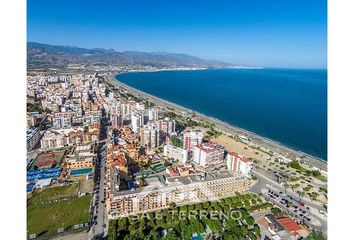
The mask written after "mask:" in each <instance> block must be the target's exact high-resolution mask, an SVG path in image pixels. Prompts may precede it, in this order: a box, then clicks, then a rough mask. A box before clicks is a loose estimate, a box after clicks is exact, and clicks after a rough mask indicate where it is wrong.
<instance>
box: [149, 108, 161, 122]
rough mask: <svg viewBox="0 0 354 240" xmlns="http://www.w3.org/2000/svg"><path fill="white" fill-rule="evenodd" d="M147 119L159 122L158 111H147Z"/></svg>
mask: <svg viewBox="0 0 354 240" xmlns="http://www.w3.org/2000/svg"><path fill="white" fill-rule="evenodd" d="M148 118H149V121H157V120H159V111H158V110H157V109H156V108H150V109H148Z"/></svg>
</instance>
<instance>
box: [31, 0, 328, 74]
mask: <svg viewBox="0 0 354 240" xmlns="http://www.w3.org/2000/svg"><path fill="white" fill-rule="evenodd" d="M27 40H28V41H34V42H41V43H49V44H58V45H71V46H79V47H85V48H95V47H101V48H113V49H115V50H117V51H126V50H128V51H129V50H138V51H147V52H151V51H164V52H175V53H187V54H191V55H194V56H198V57H201V58H204V59H212V60H221V61H227V62H232V63H239V64H248V65H255V66H266V67H294V68H326V66H327V2H326V1H325V0H310V1H308V0H307V1H306V0H233V1H226V0H218V1H208V0H204V1H201V0H200V1H199V0H194V1H192V0H191V1H187V0H179V1H174V0H154V1H153V0H115V1H113V0H85V1H82V0H60V1H58V0H55V1H54V0H28V1H27Z"/></svg>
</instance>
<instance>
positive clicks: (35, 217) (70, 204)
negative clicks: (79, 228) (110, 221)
mask: <svg viewBox="0 0 354 240" xmlns="http://www.w3.org/2000/svg"><path fill="white" fill-rule="evenodd" d="M91 198H92V197H91V196H84V197H80V198H75V199H72V200H65V201H60V202H55V203H49V204H33V203H30V204H29V205H28V206H27V231H28V232H27V233H28V234H33V233H35V234H36V235H37V236H39V235H44V234H50V233H56V232H57V230H58V228H66V227H70V226H73V225H75V224H80V223H87V222H88V221H89V205H90V201H91Z"/></svg>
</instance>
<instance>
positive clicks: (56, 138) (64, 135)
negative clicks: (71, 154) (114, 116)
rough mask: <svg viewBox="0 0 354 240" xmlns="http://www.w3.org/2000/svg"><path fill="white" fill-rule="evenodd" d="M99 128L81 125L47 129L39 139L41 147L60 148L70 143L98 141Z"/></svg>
mask: <svg viewBox="0 0 354 240" xmlns="http://www.w3.org/2000/svg"><path fill="white" fill-rule="evenodd" d="M98 139H99V130H98V129H96V128H91V127H89V129H88V130H84V129H83V128H82V127H77V128H69V129H49V130H47V131H46V132H45V133H44V135H43V137H42V139H41V148H61V147H67V146H72V145H75V144H76V145H80V144H83V143H89V142H94V141H98Z"/></svg>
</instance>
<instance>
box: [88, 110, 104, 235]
mask: <svg viewBox="0 0 354 240" xmlns="http://www.w3.org/2000/svg"><path fill="white" fill-rule="evenodd" d="M106 124H107V120H106V117H103V118H102V122H101V134H100V142H99V144H98V156H97V164H96V169H95V173H96V174H95V187H94V196H93V200H92V204H93V209H94V210H93V226H92V228H91V230H90V232H89V239H91V238H93V237H94V236H100V237H101V238H103V239H105V238H107V233H108V218H107V213H106V205H105V187H104V184H105V183H104V181H105V166H106V156H107V146H106V141H105V140H106V138H107V127H106Z"/></svg>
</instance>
